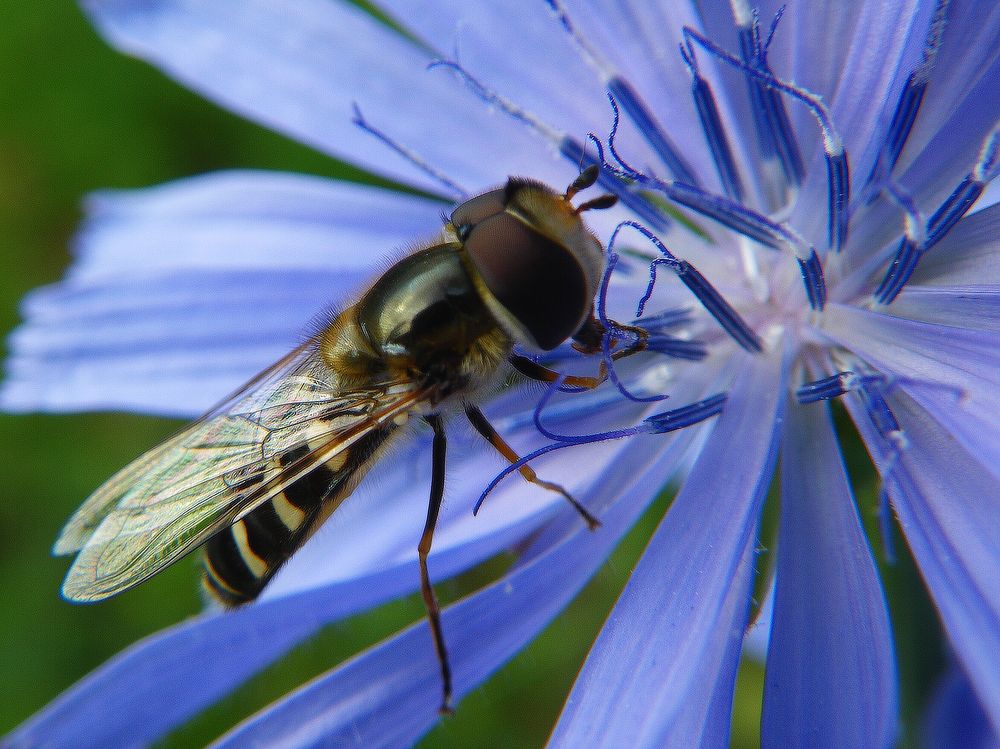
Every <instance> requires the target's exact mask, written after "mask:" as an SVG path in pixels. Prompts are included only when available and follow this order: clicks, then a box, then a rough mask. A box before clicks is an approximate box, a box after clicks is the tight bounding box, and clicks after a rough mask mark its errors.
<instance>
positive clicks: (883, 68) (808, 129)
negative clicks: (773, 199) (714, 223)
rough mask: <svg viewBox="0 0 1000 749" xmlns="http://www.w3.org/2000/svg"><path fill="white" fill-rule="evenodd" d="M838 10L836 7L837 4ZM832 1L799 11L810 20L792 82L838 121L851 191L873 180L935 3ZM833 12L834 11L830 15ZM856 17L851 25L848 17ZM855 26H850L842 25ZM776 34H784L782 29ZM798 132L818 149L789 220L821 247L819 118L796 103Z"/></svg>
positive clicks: (823, 178)
mask: <svg viewBox="0 0 1000 749" xmlns="http://www.w3.org/2000/svg"><path fill="white" fill-rule="evenodd" d="M834 5H836V6H840V8H842V9H838V10H835V9H834V8H833V7H831V6H834ZM848 7H857V4H854V3H830V4H828V5H827V7H823V8H817V7H813V6H812V5H811V4H810V5H809V6H808V7H806V6H805V5H803V6H798V12H799V13H802V14H804V15H807V16H809V17H810V20H809V21H808V22H807V24H801V23H800V24H796V25H795V26H794V28H795V31H796V32H797V38H796V51H797V55H796V58H795V59H796V70H795V73H794V81H795V83H796V84H797V85H801V86H803V87H805V88H806V89H808V90H810V91H812V92H813V93H815V94H818V95H820V96H822V97H823V99H824V101H825V102H826V104H827V106H828V107H829V109H830V112H831V116H832V119H833V124H834V126H835V127H836V128H837V131H838V133H839V135H840V137H841V138H842V139H843V142H844V147H845V149H846V151H847V154H848V158H849V160H850V166H851V173H852V174H851V176H852V192H856V191H857V190H858V189H859V188H860V185H861V183H862V182H863V181H864V179H865V178H866V177H867V176H868V173H869V171H870V170H871V166H872V164H873V162H874V159H875V156H876V155H877V153H878V149H879V148H880V147H881V144H882V143H881V142H882V138H883V133H884V132H885V131H886V130H887V129H888V126H889V122H890V121H891V118H892V113H893V110H894V108H895V104H896V97H898V92H899V90H900V89H901V88H902V86H903V83H904V82H905V80H906V77H907V76H908V75H909V73H910V72H911V70H912V69H913V67H915V65H916V64H917V62H919V59H920V52H921V51H922V49H923V44H924V39H925V35H926V30H927V26H928V23H929V20H930V17H931V15H932V12H933V4H932V3H921V2H917V1H916V0H908V1H906V0H896V1H894V2H888V3H886V2H880V3H864V4H861V5H860V9H859V10H847V8H848ZM828 14H832V15H830V16H829V17H828ZM848 14H849V15H851V16H852V19H851V21H850V22H847V21H844V20H843V16H845V15H848ZM838 22H842V23H843V25H845V26H846V25H847V24H848V23H851V22H853V25H851V26H850V27H849V30H848V29H843V28H842V27H838V25H837V24H838ZM778 33H779V34H780V33H782V31H781V29H780V27H779V31H778ZM790 114H792V115H793V117H794V121H795V124H796V132H798V133H811V134H813V135H812V136H811V137H810V138H809V139H808V140H807V141H805V142H808V143H812V144H813V146H814V149H815V151H814V152H813V153H812V154H811V155H810V153H809V152H808V151H806V153H805V154H804V155H805V158H806V164H807V168H808V171H809V176H808V177H807V179H806V182H805V183H804V184H803V186H802V192H801V194H800V195H799V196H798V199H797V202H796V208H795V210H794V211H793V214H792V217H791V219H790V221H789V223H790V224H791V225H792V226H794V227H795V228H796V230H798V231H800V232H802V233H803V234H804V235H805V236H806V237H809V238H811V239H813V240H814V241H816V242H818V241H819V238H820V237H822V236H823V232H824V231H825V221H826V216H825V215H824V214H823V212H820V211H816V206H818V205H825V203H826V199H827V175H826V168H825V166H824V163H823V160H822V151H821V150H819V149H818V146H819V145H820V140H819V137H818V133H819V131H818V128H817V125H816V123H815V120H814V119H813V118H812V117H811V115H809V114H808V112H807V111H806V110H805V108H804V107H802V106H801V105H798V104H796V105H794V107H791V106H790Z"/></svg>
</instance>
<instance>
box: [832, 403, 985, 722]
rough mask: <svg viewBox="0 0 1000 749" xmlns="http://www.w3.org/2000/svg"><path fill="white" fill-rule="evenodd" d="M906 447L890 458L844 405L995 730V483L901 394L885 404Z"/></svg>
mask: <svg viewBox="0 0 1000 749" xmlns="http://www.w3.org/2000/svg"><path fill="white" fill-rule="evenodd" d="M889 402H890V405H891V407H892V409H893V412H894V414H895V416H896V418H897V419H898V421H899V423H900V425H901V426H902V429H903V434H904V436H905V439H906V443H907V444H906V446H905V448H904V449H902V450H901V451H898V454H896V455H895V456H894V455H893V454H892V453H890V452H887V450H886V447H885V445H884V443H883V442H882V441H880V439H879V438H878V437H877V436H876V435H875V434H874V433H873V430H872V427H871V425H870V422H869V421H868V419H867V416H866V415H865V414H864V412H863V411H861V410H860V409H859V406H858V404H857V402H856V401H855V400H854V399H853V398H850V399H848V400H847V404H848V407H849V408H850V409H851V412H852V417H853V419H854V422H855V424H856V425H857V427H858V430H859V431H860V432H861V435H862V437H864V439H865V442H866V443H867V444H868V448H869V451H870V452H871V453H872V455H873V457H874V458H875V460H876V463H877V464H878V465H879V468H880V470H881V472H882V474H883V478H884V480H885V482H886V485H887V487H888V489H889V491H890V495H891V497H892V500H893V506H894V508H895V510H896V515H897V517H898V518H899V522H900V525H901V526H902V528H903V533H904V535H905V536H906V540H907V543H908V544H909V547H910V550H911V551H912V553H913V557H914V559H915V560H916V562H917V565H918V566H919V568H920V571H921V574H922V575H923V578H924V581H925V582H926V584H927V588H928V590H929V591H930V594H931V598H932V599H933V601H934V603H935V605H936V606H937V609H938V613H939V615H940V617H941V620H942V622H943V623H944V627H945V631H946V632H947V633H948V636H949V638H950V640H951V644H952V646H953V648H954V650H955V654H956V656H957V658H958V660H959V662H960V663H961V664H962V667H963V668H964V669H965V671H966V673H967V674H968V675H969V678H970V680H971V682H972V685H973V687H974V688H975V690H976V693H977V695H978V696H979V699H980V700H981V701H982V703H983V706H984V708H985V710H986V712H987V714H988V715H989V716H990V719H991V721H992V722H993V724H994V725H1000V670H998V669H997V668H996V654H997V653H998V652H1000V587H998V586H997V584H996V570H997V569H998V568H1000V526H998V525H997V522H996V518H997V517H1000V479H998V478H997V477H996V476H994V475H993V474H992V473H990V472H988V471H986V470H985V469H984V468H983V467H982V466H981V465H980V464H979V463H978V462H977V460H976V459H975V458H974V457H972V456H971V455H970V454H969V453H968V452H966V451H965V450H964V449H963V448H962V447H961V445H959V444H958V443H957V442H956V441H955V440H954V439H952V438H951V436H949V435H948V434H947V432H945V431H944V429H942V428H941V426H940V425H939V424H938V423H937V422H935V421H934V420H933V419H932V418H930V417H929V416H928V415H927V414H926V413H925V412H924V411H922V410H921V409H920V407H919V406H918V405H916V404H915V403H914V402H913V400H911V399H910V398H909V397H907V396H906V395H904V394H903V393H900V392H895V393H893V394H892V396H891V397H890V399H889Z"/></svg>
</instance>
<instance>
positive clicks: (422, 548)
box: [417, 414, 453, 715]
mask: <svg viewBox="0 0 1000 749" xmlns="http://www.w3.org/2000/svg"><path fill="white" fill-rule="evenodd" d="M424 420H425V421H426V422H427V423H428V424H430V426H431V428H432V429H433V430H434V446H433V448H432V463H431V494H430V499H429V501H428V503H427V522H426V523H424V532H423V534H421V536H420V544H419V545H418V546H417V556H418V558H419V560H420V592H421V593H422V594H423V597H424V606H425V607H426V608H427V620H428V622H430V626H431V635H432V636H433V638H434V650H435V651H436V652H437V657H438V663H440V665H441V689H442V696H441V707H440V709H439V712H440V713H441V714H442V715H450V714H451V713H452V712H453V711H452V707H451V665H450V664H449V663H448V651H447V650H446V649H445V645H444V632H443V631H442V629H441V607H440V606H438V601H437V596H435V595H434V587H433V586H432V585H431V577H430V574H429V573H428V572H427V555H428V554H430V551H431V543H432V542H433V540H434V528H435V527H436V526H437V519H438V513H439V511H440V510H441V498H442V497H443V496H444V468H445V454H446V452H447V445H448V442H447V439H446V437H445V433H444V425H443V424H442V422H441V417H440V416H438V415H437V414H433V415H431V416H425V417H424Z"/></svg>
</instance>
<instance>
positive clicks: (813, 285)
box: [799, 250, 826, 310]
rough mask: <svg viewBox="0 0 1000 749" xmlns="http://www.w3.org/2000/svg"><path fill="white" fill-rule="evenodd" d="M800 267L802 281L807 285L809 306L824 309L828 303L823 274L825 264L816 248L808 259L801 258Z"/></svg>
mask: <svg viewBox="0 0 1000 749" xmlns="http://www.w3.org/2000/svg"><path fill="white" fill-rule="evenodd" d="M799 269H800V270H801V271H802V282H803V283H804V284H805V287H806V297H807V298H808V299H809V306H810V307H812V308H813V309H814V310H822V309H823V307H824V306H825V305H826V280H825V278H824V276H823V264H822V263H821V262H820V260H819V255H817V254H816V251H815V250H813V251H812V253H811V254H810V255H809V259H808V260H801V259H800V260H799Z"/></svg>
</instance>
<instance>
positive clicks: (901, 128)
mask: <svg viewBox="0 0 1000 749" xmlns="http://www.w3.org/2000/svg"><path fill="white" fill-rule="evenodd" d="M950 4H951V3H950V0H938V3H937V6H936V7H935V8H934V16H933V17H932V19H931V23H930V26H928V28H927V38H926V39H925V41H924V49H923V53H922V55H921V60H920V64H919V65H918V66H917V68H916V69H915V70H914V71H913V72H912V73H910V75H909V76H908V77H907V79H906V83H905V84H903V89H902V91H900V93H899V100H898V101H897V102H896V109H895V110H894V111H893V113H892V120H891V122H890V123H889V129H888V131H887V132H886V136H885V141H884V142H883V144H882V148H881V150H880V151H879V154H878V157H877V158H876V161H875V164H874V165H873V166H872V171H871V174H869V175H868V180H867V184H868V185H874V186H875V187H876V189H875V190H873V194H872V199H873V200H874V198H875V197H877V196H878V189H877V186H878V185H879V183H880V182H881V180H882V179H883V177H885V176H888V175H889V174H891V173H892V170H893V169H894V168H895V166H896V162H897V161H899V156H900V154H902V152H903V146H904V145H906V140H907V138H909V137H910V131H911V130H912V129H913V123H914V122H915V121H916V119H917V113H918V112H919V111H920V105H921V104H922V103H923V100H924V93H925V92H926V91H927V81H928V80H929V78H930V74H931V70H932V69H933V68H934V63H935V61H936V59H937V54H938V51H939V50H940V49H941V43H942V41H943V40H944V30H945V27H946V26H947V23H948V12H947V11H948V6H949V5H950Z"/></svg>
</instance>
